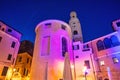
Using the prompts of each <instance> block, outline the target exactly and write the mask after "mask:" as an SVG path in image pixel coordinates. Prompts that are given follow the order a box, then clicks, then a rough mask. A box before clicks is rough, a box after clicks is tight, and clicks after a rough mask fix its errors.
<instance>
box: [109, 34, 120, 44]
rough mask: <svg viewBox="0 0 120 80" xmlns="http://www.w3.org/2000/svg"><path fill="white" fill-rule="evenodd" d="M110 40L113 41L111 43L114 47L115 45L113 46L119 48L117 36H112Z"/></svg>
mask: <svg viewBox="0 0 120 80" xmlns="http://www.w3.org/2000/svg"><path fill="white" fill-rule="evenodd" d="M110 39H111V42H112V45H113V46H118V45H120V42H119V40H118V38H117V36H115V35H112V36H111V37H110Z"/></svg>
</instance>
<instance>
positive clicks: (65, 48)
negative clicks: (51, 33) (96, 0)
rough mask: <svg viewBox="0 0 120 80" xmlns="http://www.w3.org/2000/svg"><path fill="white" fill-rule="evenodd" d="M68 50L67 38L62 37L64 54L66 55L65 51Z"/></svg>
mask: <svg viewBox="0 0 120 80" xmlns="http://www.w3.org/2000/svg"><path fill="white" fill-rule="evenodd" d="M66 52H68V47H67V39H66V38H64V37H62V56H63V57H64V56H65V53H66Z"/></svg>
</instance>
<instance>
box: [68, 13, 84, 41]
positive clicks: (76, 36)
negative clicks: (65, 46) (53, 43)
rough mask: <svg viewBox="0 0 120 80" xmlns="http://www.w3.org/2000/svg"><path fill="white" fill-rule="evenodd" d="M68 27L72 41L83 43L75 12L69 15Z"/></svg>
mask: <svg viewBox="0 0 120 80" xmlns="http://www.w3.org/2000/svg"><path fill="white" fill-rule="evenodd" d="M69 25H70V27H71V31H72V39H73V41H74V42H76V41H80V42H83V37H82V29H81V24H80V21H79V19H78V18H77V14H76V12H75V11H72V12H71V13H70V20H69Z"/></svg>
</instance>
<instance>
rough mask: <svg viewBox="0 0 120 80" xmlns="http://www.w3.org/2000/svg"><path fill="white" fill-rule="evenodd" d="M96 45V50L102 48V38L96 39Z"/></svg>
mask: <svg viewBox="0 0 120 80" xmlns="http://www.w3.org/2000/svg"><path fill="white" fill-rule="evenodd" d="M96 45H97V49H98V51H101V50H104V44H103V41H102V40H98V41H97V43H96Z"/></svg>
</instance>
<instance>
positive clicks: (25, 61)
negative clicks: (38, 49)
mask: <svg viewBox="0 0 120 80" xmlns="http://www.w3.org/2000/svg"><path fill="white" fill-rule="evenodd" d="M33 48H34V46H33V43H32V42H30V41H27V40H24V41H22V42H21V44H20V48H19V52H18V55H17V60H16V63H15V67H14V69H15V72H14V74H13V77H12V78H14V79H16V78H17V79H19V80H29V77H30V71H31V64H32V55H33ZM16 74H18V75H16ZM17 79H16V80H17Z"/></svg>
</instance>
